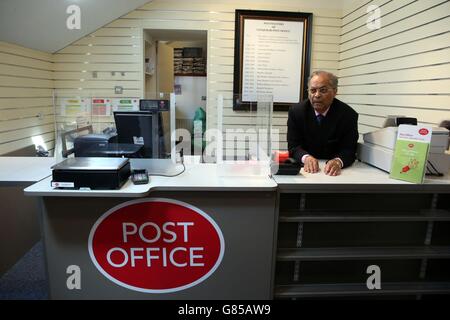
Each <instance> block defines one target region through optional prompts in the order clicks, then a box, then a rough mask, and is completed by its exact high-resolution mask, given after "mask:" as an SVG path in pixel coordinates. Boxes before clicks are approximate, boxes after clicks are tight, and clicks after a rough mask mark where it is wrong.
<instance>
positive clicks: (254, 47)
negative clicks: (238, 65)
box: [242, 19, 304, 103]
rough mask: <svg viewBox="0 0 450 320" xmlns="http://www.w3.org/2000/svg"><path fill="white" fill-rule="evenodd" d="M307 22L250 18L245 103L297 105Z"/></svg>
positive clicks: (246, 29) (246, 28)
mask: <svg viewBox="0 0 450 320" xmlns="http://www.w3.org/2000/svg"><path fill="white" fill-rule="evenodd" d="M303 31H304V22H301V21H279V20H259V19H247V20H245V25H244V39H245V41H244V49H243V69H242V70H243V71H242V100H243V101H257V97H258V96H259V95H272V96H273V101H276V102H283V103H297V102H299V100H300V89H299V88H300V84H301V72H302V65H301V64H302V55H303V41H304V39H303Z"/></svg>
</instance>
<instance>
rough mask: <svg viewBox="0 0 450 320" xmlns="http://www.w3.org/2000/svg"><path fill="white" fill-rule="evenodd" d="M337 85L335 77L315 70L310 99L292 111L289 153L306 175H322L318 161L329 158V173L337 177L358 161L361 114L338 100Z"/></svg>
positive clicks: (290, 111)
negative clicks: (344, 169)
mask: <svg viewBox="0 0 450 320" xmlns="http://www.w3.org/2000/svg"><path fill="white" fill-rule="evenodd" d="M337 86H338V79H337V77H336V76H335V75H333V74H332V73H329V72H325V71H315V72H313V73H312V74H311V76H310V77H309V80H308V100H305V101H303V102H301V103H299V104H296V105H293V106H292V107H291V108H290V109H289V117H288V122H287V125H288V132H287V140H288V148H289V154H290V156H291V157H292V158H294V159H296V160H297V161H301V162H302V163H303V164H304V171H305V172H308V173H316V172H319V170H320V168H319V162H318V160H317V159H326V160H327V162H326V165H325V167H324V172H325V174H327V175H330V176H337V175H339V174H340V173H341V169H342V168H345V167H348V166H350V165H352V163H353V162H354V161H355V155H356V146H357V142H358V114H357V113H356V112H355V111H354V110H353V109H352V108H351V107H350V106H348V105H347V104H345V103H343V102H342V101H339V100H338V99H336V98H335V96H336V93H337Z"/></svg>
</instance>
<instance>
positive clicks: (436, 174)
mask: <svg viewBox="0 0 450 320" xmlns="http://www.w3.org/2000/svg"><path fill="white" fill-rule="evenodd" d="M428 164H429V165H430V166H431V167H432V168H433V170H434V172H431V170H430V168H429V167H428ZM427 170H428V172H427V175H430V176H437V177H442V176H444V174H443V173H441V172H439V170H437V169H436V167H435V166H434V165H433V163H432V162H431V161H430V160H427Z"/></svg>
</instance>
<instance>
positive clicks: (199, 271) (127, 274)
mask: <svg viewBox="0 0 450 320" xmlns="http://www.w3.org/2000/svg"><path fill="white" fill-rule="evenodd" d="M88 247H89V248H88V249H89V255H90V256H91V259H92V262H93V263H94V265H95V266H96V267H97V269H98V270H99V271H100V272H101V273H102V274H103V275H104V276H105V277H107V278H108V279H109V280H111V281H113V282H114V283H116V284H118V285H120V286H122V287H125V288H128V289H131V290H135V291H140V292H146V293H169V292H175V291H180V290H184V289H187V288H190V287H193V286H195V285H197V284H199V283H200V282H202V281H204V280H205V279H207V278H208V277H209V276H210V275H211V274H213V273H214V271H215V270H216V269H217V268H218V266H219V265H220V263H221V261H222V258H223V255H224V251H225V242H224V239H223V235H222V231H221V230H220V229H219V227H218V225H217V224H216V223H215V221H214V220H213V219H212V218H211V217H210V216H208V215H207V214H206V213H204V212H203V211H201V210H199V209H198V208H195V207H193V206H191V205H189V204H187V203H184V202H181V201H177V200H172V199H162V198H151V199H139V200H133V201H128V202H126V203H123V204H120V205H118V206H116V207H114V208H112V209H110V210H109V211H108V212H106V213H105V214H103V215H102V216H101V217H100V218H99V219H98V220H97V222H96V223H95V224H94V226H93V227H92V229H91V232H90V234H89V242H88Z"/></svg>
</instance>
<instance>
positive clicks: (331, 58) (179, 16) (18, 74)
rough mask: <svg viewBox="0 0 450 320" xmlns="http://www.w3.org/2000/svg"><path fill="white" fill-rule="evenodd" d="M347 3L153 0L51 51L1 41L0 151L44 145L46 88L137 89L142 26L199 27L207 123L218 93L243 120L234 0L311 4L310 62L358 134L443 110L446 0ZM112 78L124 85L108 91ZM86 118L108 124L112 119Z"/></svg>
mask: <svg viewBox="0 0 450 320" xmlns="http://www.w3.org/2000/svg"><path fill="white" fill-rule="evenodd" d="M352 2H353V3H352V6H351V7H346V8H344V9H343V10H341V9H340V5H339V3H342V2H339V3H338V4H336V2H332V1H325V0H317V1H314V2H312V1H306V0H298V1H296V0H281V1H278V2H269V1H263V0H261V1H223V2H219V1H206V0H193V1H176V0H154V1H152V2H149V3H148V4H146V5H145V6H143V7H141V8H139V9H137V10H135V11H133V12H131V13H129V14H127V15H125V16H123V17H121V18H119V19H117V20H115V21H113V22H111V23H110V24H108V25H106V26H105V27H104V28H101V29H99V30H97V31H96V32H94V33H93V34H92V35H89V36H87V37H84V38H82V39H80V40H78V41H77V42H75V43H73V44H72V45H70V46H68V47H66V48H64V49H62V50H61V51H59V52H57V53H56V54H54V55H50V54H45V53H40V52H37V51H33V50H29V49H25V48H20V47H17V46H13V45H9V44H4V43H2V44H1V46H0V115H1V117H0V121H1V122H0V124H1V127H0V154H2V153H7V152H9V151H11V150H14V149H18V148H20V147H21V146H25V145H29V144H30V137H31V136H32V135H42V136H43V137H44V141H47V142H49V143H50V145H51V146H52V143H53V133H52V126H51V122H52V117H53V110H52V109H51V105H52V103H51V97H52V93H51V91H52V90H51V89H52V88H56V89H57V92H58V95H80V96H82V95H85V96H98V97H142V96H143V91H144V89H143V88H144V74H143V32H142V30H143V29H178V30H206V31H207V32H208V48H207V52H208V57H207V60H208V77H207V96H208V100H207V110H206V111H207V116H208V127H209V128H214V127H215V126H216V122H217V121H216V120H217V119H216V111H217V96H218V95H219V94H222V95H223V96H224V110H223V124H224V127H223V128H224V129H227V128H233V129H236V128H239V129H244V130H245V129H247V128H251V126H252V125H251V123H252V121H251V120H250V118H249V117H250V116H249V114H248V113H246V112H236V111H233V110H232V95H233V92H232V87H233V63H234V23H235V9H253V10H275V11H293V12H312V13H313V29H312V55H311V60H312V61H311V62H312V63H311V68H312V70H311V71H314V70H318V69H325V70H329V71H331V72H334V73H336V74H337V75H338V76H339V78H340V85H339V92H338V94H339V95H338V98H339V99H341V100H343V101H344V102H346V103H348V104H350V105H351V106H352V107H353V108H354V109H355V110H356V111H357V112H358V113H359V114H360V117H359V129H360V132H361V133H364V132H368V131H372V130H375V129H377V128H380V126H381V125H382V123H383V120H384V118H385V116H386V115H391V114H404V115H407V116H413V117H417V118H418V119H419V121H421V122H423V123H429V124H433V125H436V124H439V123H440V121H442V120H444V119H449V118H450V1H448V0H447V1H444V0H419V1H417V0H396V1H390V0H353V1H352ZM332 4H333V5H334V8H332V9H330V8H329V6H330V5H332ZM369 5H377V6H379V8H380V10H381V28H380V29H377V30H370V29H369V28H367V26H366V21H367V18H368V14H367V12H366V9H367V7H368V6H369ZM115 86H122V87H123V89H124V91H123V94H120V95H116V94H114V87H115ZM37 115H42V116H41V117H37ZM286 120H287V113H286V112H275V113H274V120H273V123H274V128H275V129H276V130H278V131H279V132H280V141H281V143H280V148H281V149H285V148H286V147H287V143H286V130H287V128H286ZM93 121H99V122H104V123H105V126H106V125H108V122H111V121H112V119H100V118H98V119H93Z"/></svg>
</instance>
